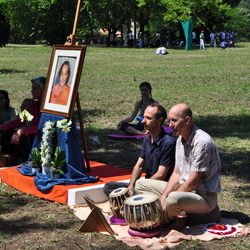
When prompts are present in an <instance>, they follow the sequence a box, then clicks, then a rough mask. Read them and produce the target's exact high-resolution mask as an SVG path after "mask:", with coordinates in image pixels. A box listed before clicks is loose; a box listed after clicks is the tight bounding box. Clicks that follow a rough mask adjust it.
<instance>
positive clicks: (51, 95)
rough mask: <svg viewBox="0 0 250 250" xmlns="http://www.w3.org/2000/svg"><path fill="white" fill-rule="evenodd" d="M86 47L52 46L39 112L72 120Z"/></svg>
mask: <svg viewBox="0 0 250 250" xmlns="http://www.w3.org/2000/svg"><path fill="white" fill-rule="evenodd" d="M85 54H86V46H84V45H81V46H78V45H72V46H69V45H54V46H53V50H52V54H51V59H50V65H49V71H48V76H47V79H46V84H45V87H44V93H43V98H42V103H41V110H40V111H41V112H42V113H49V114H54V115H59V116H64V117H67V118H72V115H73V112H74V107H75V102H76V98H77V95H78V87H79V83H80V78H81V73H82V67H83V62H84V58H85Z"/></svg>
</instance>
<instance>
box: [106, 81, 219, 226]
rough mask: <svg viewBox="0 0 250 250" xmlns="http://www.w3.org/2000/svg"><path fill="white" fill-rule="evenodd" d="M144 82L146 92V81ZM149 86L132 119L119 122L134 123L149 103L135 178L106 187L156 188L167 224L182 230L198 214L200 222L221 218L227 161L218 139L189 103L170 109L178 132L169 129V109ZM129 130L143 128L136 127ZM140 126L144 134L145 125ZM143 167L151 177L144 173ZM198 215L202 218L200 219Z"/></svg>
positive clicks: (142, 190)
mask: <svg viewBox="0 0 250 250" xmlns="http://www.w3.org/2000/svg"><path fill="white" fill-rule="evenodd" d="M141 85H144V90H143V91H145V92H146V89H145V83H144V84H141ZM141 85H140V88H141ZM147 86H148V87H147V88H148V90H147V93H148V94H147V95H146V94H145V96H144V95H143V94H142V98H141V100H139V101H137V102H136V104H135V109H134V111H133V113H132V115H131V116H130V117H129V119H125V120H123V121H121V122H119V124H118V127H119V128H123V127H124V128H130V127H131V125H129V124H126V125H124V124H123V123H128V122H130V121H131V119H132V118H133V117H135V116H136V114H135V111H138V109H139V107H140V105H141V104H144V109H141V111H143V110H144V113H143V114H141V116H143V119H142V121H141V122H142V124H143V126H142V127H144V130H143V133H145V134H147V135H146V137H145V138H144V141H143V144H142V149H141V153H140V156H139V158H138V160H137V162H136V164H135V166H134V168H133V171H132V174H131V177H130V182H129V183H122V182H108V183H106V184H105V186H104V192H105V193H106V195H109V194H110V193H111V192H112V191H113V190H115V189H117V188H120V187H127V188H128V192H129V194H130V195H134V194H142V193H147V192H152V193H155V194H156V195H158V197H159V199H160V202H161V205H162V209H163V213H164V219H163V222H162V226H164V227H168V228H174V229H176V230H181V229H182V228H183V226H185V225H186V224H187V223H189V222H190V218H194V221H195V223H196V224H200V223H209V222H219V221H220V218H221V217H220V210H219V208H218V200H217V198H218V197H217V194H218V192H220V170H221V162H220V157H219V154H218V151H217V148H216V146H215V143H214V141H213V140H212V138H211V137H210V136H209V135H208V134H207V133H206V132H204V131H203V130H201V129H199V128H198V127H197V126H196V125H195V124H194V122H193V115H192V110H191V108H190V107H189V106H188V105H187V104H184V103H179V104H176V105H174V106H173V107H172V108H171V109H170V110H169V114H168V118H169V127H170V128H171V129H172V131H173V136H172V135H169V134H167V133H166V132H165V131H164V129H163V128H162V125H163V123H164V122H165V119H166V118H167V112H166V110H165V108H164V107H163V106H162V105H160V104H159V103H158V102H157V101H155V100H154V102H153V103H150V100H151V99H150V98H152V95H151V91H152V88H151V85H150V84H149V83H147ZM141 91H142V90H141ZM143 91H142V93H144V92H143ZM149 93H150V94H149ZM149 97H150V98H149ZM147 104H148V106H147V107H146V105H147ZM123 131H125V132H127V133H129V134H130V133H134V132H135V133H137V131H134V130H128V131H126V130H123ZM139 131H140V132H139V133H141V129H140V130H139ZM176 136H178V139H177V140H176V139H175V137H176ZM143 171H145V173H146V176H145V178H140V177H141V174H142V172H143ZM201 215H202V217H201ZM195 217H196V219H197V218H202V219H201V221H199V220H198V219H197V220H195ZM195 223H193V224H195Z"/></svg>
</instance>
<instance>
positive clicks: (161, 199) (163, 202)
mask: <svg viewBox="0 0 250 250" xmlns="http://www.w3.org/2000/svg"><path fill="white" fill-rule="evenodd" d="M166 199H167V197H166V196H165V195H164V196H163V195H162V196H161V197H160V202H161V207H162V209H163V210H164V208H165V207H166Z"/></svg>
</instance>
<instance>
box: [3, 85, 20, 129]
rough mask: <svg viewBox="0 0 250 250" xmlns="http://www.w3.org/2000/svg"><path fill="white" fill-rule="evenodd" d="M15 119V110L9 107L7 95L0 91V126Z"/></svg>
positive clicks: (5, 92)
mask: <svg viewBox="0 0 250 250" xmlns="http://www.w3.org/2000/svg"><path fill="white" fill-rule="evenodd" d="M16 118H17V115H16V113H15V109H14V108H12V107H11V106H10V98H9V94H8V92H7V91H5V90H0V125H2V124H4V123H6V122H8V121H12V120H14V119H16Z"/></svg>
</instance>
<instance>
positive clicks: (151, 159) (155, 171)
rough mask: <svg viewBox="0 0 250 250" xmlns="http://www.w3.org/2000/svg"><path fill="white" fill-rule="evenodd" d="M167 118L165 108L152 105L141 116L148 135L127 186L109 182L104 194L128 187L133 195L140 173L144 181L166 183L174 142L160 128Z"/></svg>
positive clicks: (170, 172) (170, 168) (172, 161)
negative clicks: (143, 174)
mask: <svg viewBox="0 0 250 250" xmlns="http://www.w3.org/2000/svg"><path fill="white" fill-rule="evenodd" d="M166 117H167V113H166V110H165V108H164V107H163V106H162V105H160V104H158V103H154V104H151V105H149V106H148V107H147V108H146V110H145V112H144V116H143V120H142V123H143V124H144V127H145V129H146V131H147V133H148V135H147V136H146V137H145V138H144V141H143V144H142V150H141V153H140V156H139V158H138V160H137V163H136V164H135V166H134V168H133V171H132V174H131V177H130V182H129V184H126V183H118V182H109V183H106V184H105V186H104V192H105V193H106V194H107V195H109V194H110V193H111V192H112V191H113V190H114V189H116V188H119V187H128V190H129V194H130V195H133V194H134V187H135V182H136V181H137V180H138V179H140V177H141V174H142V171H143V170H145V172H146V176H145V178H146V179H148V178H149V179H155V180H162V181H168V179H169V177H170V175H171V174H172V171H173V168H174V164H175V161H174V158H175V144H176V140H175V139H174V138H173V137H172V136H170V135H168V134H167V133H166V132H165V131H164V129H163V128H162V124H163V123H164V121H165V119H166Z"/></svg>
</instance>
